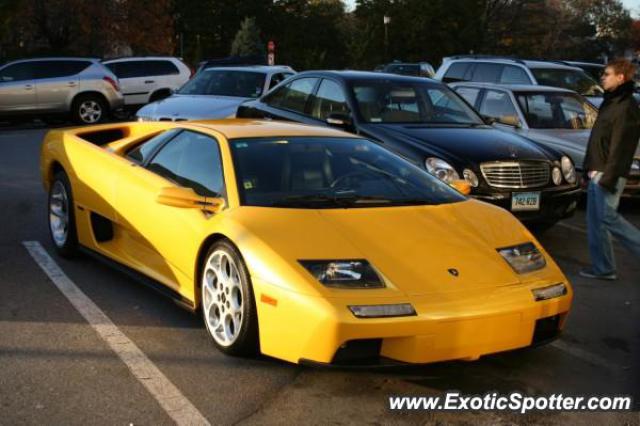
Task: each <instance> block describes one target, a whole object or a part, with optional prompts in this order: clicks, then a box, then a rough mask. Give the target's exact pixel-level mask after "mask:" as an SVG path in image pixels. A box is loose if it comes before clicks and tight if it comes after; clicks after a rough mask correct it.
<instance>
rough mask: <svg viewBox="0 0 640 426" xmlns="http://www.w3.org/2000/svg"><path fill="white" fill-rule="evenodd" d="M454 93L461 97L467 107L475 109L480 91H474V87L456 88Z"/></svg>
mask: <svg viewBox="0 0 640 426" xmlns="http://www.w3.org/2000/svg"><path fill="white" fill-rule="evenodd" d="M455 90H456V93H458V95H460V96H462V97H463V98H464V100H465V101H467V102H468V103H469V105H471V106H473V107H474V108H475V106H476V102H477V101H478V95H479V94H480V89H476V88H474V87H456V89H455Z"/></svg>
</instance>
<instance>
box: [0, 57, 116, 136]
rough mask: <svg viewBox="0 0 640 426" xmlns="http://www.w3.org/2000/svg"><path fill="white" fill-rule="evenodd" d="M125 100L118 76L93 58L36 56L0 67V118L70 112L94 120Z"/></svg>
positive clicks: (81, 119)
mask: <svg viewBox="0 0 640 426" xmlns="http://www.w3.org/2000/svg"><path fill="white" fill-rule="evenodd" d="M123 104H124V99H123V96H122V92H121V91H120V86H119V82H118V78H117V77H116V76H115V75H114V74H113V73H112V72H111V71H110V70H109V69H107V68H106V67H105V66H104V65H102V64H101V63H100V61H99V60H97V59H93V58H37V59H23V60H18V61H13V62H9V63H7V64H5V65H3V66H1V67H0V118H2V119H5V120H9V121H11V120H15V119H21V118H24V117H48V116H51V115H70V116H71V117H72V118H73V120H74V121H76V122H78V123H81V124H94V123H98V122H100V121H103V120H105V119H106V118H107V117H108V116H109V114H110V113H111V112H113V111H115V110H116V109H119V108H121V107H122V105H123Z"/></svg>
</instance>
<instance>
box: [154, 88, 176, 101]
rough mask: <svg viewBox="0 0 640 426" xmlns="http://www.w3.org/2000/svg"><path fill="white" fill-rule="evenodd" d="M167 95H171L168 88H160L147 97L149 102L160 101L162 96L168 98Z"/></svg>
mask: <svg viewBox="0 0 640 426" xmlns="http://www.w3.org/2000/svg"><path fill="white" fill-rule="evenodd" d="M169 96H171V91H170V90H166V89H162V90H158V91H155V92H153V93H152V94H151V96H150V97H149V103H151V102H156V101H160V100H162V99H164V98H168V97H169Z"/></svg>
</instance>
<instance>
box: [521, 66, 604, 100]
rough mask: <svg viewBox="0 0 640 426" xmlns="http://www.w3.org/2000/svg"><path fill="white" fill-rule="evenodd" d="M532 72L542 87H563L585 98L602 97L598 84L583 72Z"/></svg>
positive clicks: (567, 70)
mask: <svg viewBox="0 0 640 426" xmlns="http://www.w3.org/2000/svg"><path fill="white" fill-rule="evenodd" d="M531 72H532V73H533V75H534V77H535V78H536V80H537V81H538V84H540V85H542V86H553V87H562V88H563V89H569V90H573V91H574V92H578V93H580V94H581V95H583V96H602V94H603V92H604V91H603V90H602V88H601V87H600V85H598V83H597V82H596V81H595V80H594V79H592V78H591V77H589V76H588V75H587V74H586V73H585V72H584V71H582V70H571V69H560V68H532V69H531Z"/></svg>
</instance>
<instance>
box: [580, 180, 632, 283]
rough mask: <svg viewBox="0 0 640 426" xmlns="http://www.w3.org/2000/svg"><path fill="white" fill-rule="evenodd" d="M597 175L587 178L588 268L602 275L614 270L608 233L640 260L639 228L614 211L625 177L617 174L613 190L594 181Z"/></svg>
mask: <svg viewBox="0 0 640 426" xmlns="http://www.w3.org/2000/svg"><path fill="white" fill-rule="evenodd" d="M601 177H602V173H597V174H596V175H595V176H594V177H593V179H592V180H591V181H590V182H589V188H588V190H587V225H588V233H589V253H590V255H591V264H592V268H593V270H592V272H593V273H595V274H597V275H606V274H613V273H615V272H616V264H615V259H614V257H613V247H612V245H611V235H613V236H614V237H616V239H617V240H618V241H620V242H621V243H622V245H623V246H625V247H626V248H627V249H628V250H629V251H630V252H631V253H633V255H634V256H636V257H637V258H638V260H640V230H638V228H636V227H635V226H633V225H632V224H630V223H629V222H627V221H626V220H625V219H624V218H623V217H622V216H621V215H620V214H618V204H619V203H620V195H621V194H622V190H623V189H624V186H625V184H626V182H627V180H626V179H624V178H619V179H618V182H617V185H616V192H615V194H613V193H611V192H609V191H607V190H606V189H604V188H603V187H601V186H600V185H598V181H599V180H600V178H601Z"/></svg>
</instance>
